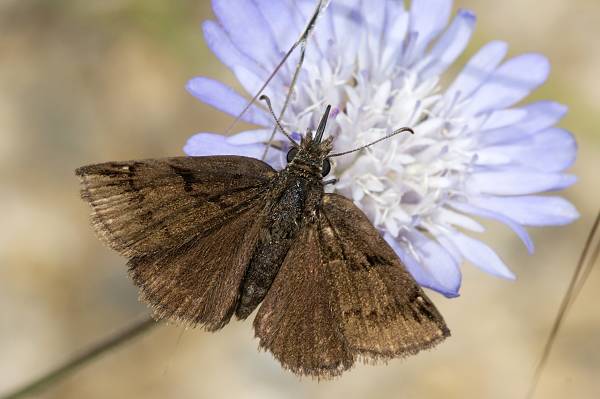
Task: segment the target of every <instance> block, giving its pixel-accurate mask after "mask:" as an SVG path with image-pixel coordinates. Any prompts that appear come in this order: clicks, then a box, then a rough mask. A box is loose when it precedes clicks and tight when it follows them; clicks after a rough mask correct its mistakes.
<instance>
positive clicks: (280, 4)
mask: <svg viewBox="0 0 600 399" xmlns="http://www.w3.org/2000/svg"><path fill="white" fill-rule="evenodd" d="M254 2H255V3H256V6H257V7H258V9H259V10H260V12H261V13H262V15H263V16H264V19H265V20H266V21H268V23H269V25H270V27H271V31H272V32H273V36H274V37H275V41H276V42H277V46H278V48H279V51H280V52H281V53H282V55H283V53H285V52H287V51H288V50H289V49H290V47H291V46H292V44H294V42H296V40H297V39H298V37H299V36H300V32H301V31H302V28H303V26H302V24H303V21H302V18H300V15H298V12H297V11H296V8H295V7H294V3H293V2H292V1H291V0H277V1H273V0H254Z"/></svg>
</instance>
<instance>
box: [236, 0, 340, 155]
mask: <svg viewBox="0 0 600 399" xmlns="http://www.w3.org/2000/svg"><path fill="white" fill-rule="evenodd" d="M330 1H331V0H319V2H318V4H317V6H316V7H315V10H314V11H313V13H312V15H311V17H310V19H309V20H308V23H307V24H306V27H305V28H304V31H303V32H302V33H301V34H300V37H299V39H298V40H297V41H296V43H294V44H293V45H292V47H291V48H290V50H289V51H288V52H287V53H286V55H285V56H284V57H283V60H282V61H281V62H280V63H279V64H278V66H277V68H276V70H275V72H277V70H278V69H279V68H281V67H282V66H283V64H284V63H285V61H286V60H287V59H288V58H289V56H290V55H291V54H292V53H293V52H294V50H295V49H296V47H298V46H300V58H299V60H298V63H297V64H296V68H295V69H294V75H293V76H292V81H291V82H290V87H289V90H288V93H287V95H286V97H285V101H284V102H283V107H282V108H281V112H280V113H279V118H278V119H279V120H281V119H283V115H284V114H285V111H286V110H287V107H288V105H289V103H290V99H291V98H292V94H293V93H294V88H295V87H296V82H297V81H298V76H299V75H300V70H301V69H302V65H303V64H304V58H305V55H306V43H307V41H308V38H309V37H310V35H311V33H312V32H313V30H314V28H315V25H316V24H317V20H318V18H319V16H320V15H321V12H323V11H324V10H325V8H326V7H327V6H328V5H329V3H330ZM275 72H274V73H273V75H274V74H275ZM264 86H266V84H265V85H264ZM262 90H264V87H263V88H262V89H261V92H262ZM259 95H260V92H259V93H258V94H257V95H256V96H255V98H256V97H258V96H259ZM249 107H250V105H248V107H247V108H249ZM276 131H277V128H276V127H275V128H273V131H272V132H271V137H269V141H267V145H266V146H265V151H264V152H263V155H262V160H263V161H264V160H265V159H266V158H267V152H268V151H269V148H270V147H271V142H272V141H273V138H274V137H275V132H276Z"/></svg>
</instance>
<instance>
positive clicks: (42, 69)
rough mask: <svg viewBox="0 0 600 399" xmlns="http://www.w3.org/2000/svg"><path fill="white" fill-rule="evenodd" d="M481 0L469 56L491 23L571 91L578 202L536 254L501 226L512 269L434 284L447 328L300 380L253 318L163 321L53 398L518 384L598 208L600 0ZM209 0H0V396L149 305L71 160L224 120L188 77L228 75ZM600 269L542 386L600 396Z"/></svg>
mask: <svg viewBox="0 0 600 399" xmlns="http://www.w3.org/2000/svg"><path fill="white" fill-rule="evenodd" d="M455 3H456V6H457V7H467V8H471V9H473V10H474V11H475V12H476V14H477V16H478V29H477V31H476V34H475V36H474V39H473V42H472V44H471V45H470V47H469V52H470V53H472V52H473V51H474V50H476V49H477V48H478V46H479V45H481V44H483V43H485V42H486V41H488V40H491V39H503V40H507V41H508V42H509V43H510V44H511V52H512V54H517V53H521V52H525V51H540V52H542V53H544V54H546V55H547V56H548V57H549V58H550V60H551V61H552V64H553V71H552V74H551V77H550V80H549V82H548V83H547V84H546V85H545V86H544V87H543V88H542V89H541V90H539V91H537V92H536V93H535V95H534V97H533V98H535V99H539V98H550V99H555V100H558V101H560V102H563V103H566V104H568V105H569V106H570V112H569V115H568V117H567V118H566V119H564V121H563V123H562V126H564V127H566V128H568V129H570V130H571V131H573V132H574V133H575V134H576V136H577V138H578V142H579V145H580V153H579V158H578V161H577V164H576V165H575V167H574V168H573V172H574V173H576V174H577V175H578V176H579V178H580V181H579V183H578V184H576V185H575V186H574V187H572V188H570V189H569V190H567V192H566V196H567V197H568V198H569V199H570V200H572V201H573V202H574V203H575V204H576V206H577V207H578V209H579V211H580V212H581V214H582V217H581V219H580V220H579V221H578V222H576V223H574V224H572V225H570V226H567V227H562V228H547V229H543V230H542V229H532V230H531V233H532V235H533V237H534V239H535V243H536V249H537V250H536V253H535V255H534V256H531V257H530V256H528V255H527V254H526V251H525V249H524V248H523V247H522V245H521V243H520V242H519V241H518V240H517V238H516V237H515V236H513V235H512V234H511V233H510V232H508V231H507V230H506V229H504V228H503V227H499V226H496V225H493V224H488V226H489V227H490V229H489V233H488V234H489V235H488V236H487V240H486V241H487V242H488V243H490V244H492V246H494V247H495V248H497V249H498V252H499V253H500V254H501V255H502V256H503V258H504V259H505V260H506V261H507V263H508V264H509V265H510V266H511V268H512V269H513V270H514V271H515V272H516V273H517V274H518V276H519V279H518V280H517V281H516V282H514V283H511V282H506V281H502V280H499V279H496V278H493V277H491V276H488V275H485V274H483V273H482V272H480V271H479V270H477V269H475V268H474V267H472V266H470V265H465V267H464V271H465V277H464V283H463V290H462V296H461V297H460V298H458V299H454V300H447V299H445V298H442V297H441V296H439V295H436V294H432V297H433V300H434V301H435V302H436V304H437V305H438V306H439V308H440V310H441V312H442V313H443V314H444V315H445V318H446V320H447V322H448V324H449V325H450V328H451V329H452V332H453V337H452V338H451V339H450V340H448V341H447V342H446V343H445V344H443V345H441V346H440V347H439V348H438V349H436V350H434V351H430V352H428V353H424V354H421V355H419V356H417V357H414V358H411V359H409V360H407V361H394V362H391V363H390V364H389V365H387V366H375V367H371V366H369V367H367V366H359V367H357V368H355V369H354V370H353V371H351V372H349V373H347V374H345V375H344V376H343V377H342V378H340V379H338V380H335V381H332V382H325V383H316V382H314V381H311V380H298V379H297V378H296V377H294V376H293V375H291V374H289V373H286V372H284V371H282V370H281V368H280V367H279V365H278V364H277V363H276V362H275V361H274V360H273V359H272V358H271V356H270V355H269V354H267V353H264V352H261V353H259V352H257V350H256V347H257V342H256V341H255V340H254V339H253V331H252V329H251V322H250V321H247V322H244V323H240V322H233V323H232V324H230V325H229V326H227V327H226V328H225V329H224V330H223V331H221V332H219V333H217V334H209V333H205V332H202V331H200V330H189V331H186V332H185V333H184V334H183V335H181V333H180V331H181V330H180V329H179V328H177V327H175V326H162V327H159V328H158V329H156V330H154V331H152V332H150V333H149V334H147V335H145V336H144V337H143V338H141V339H138V340H136V341H135V342H134V343H132V344H129V345H127V346H126V347H123V348H120V349H119V350H118V351H115V352H113V353H111V354H109V355H107V356H105V357H103V358H102V359H100V360H99V361H97V362H95V363H93V364H92V365H90V366H88V367H86V368H84V369H82V370H80V371H78V372H77V373H75V374H74V375H73V376H71V377H70V378H68V379H66V380H64V381H63V382H61V383H59V384H56V385H55V386H54V387H52V388H51V389H49V390H48V391H47V392H45V393H44V394H43V395H41V397H43V398H61V399H67V398H90V399H96V398H137V397H144V398H205V397H206V398H221V397H223V398H279V397H290V398H304V397H306V398H309V397H310V398H331V397H344V398H366V397H369V398H371V397H377V398H441V397H443V398H445V399H452V398H503V399H504V398H519V397H523V395H524V392H525V390H526V387H527V384H528V382H529V380H530V379H531V376H532V371H533V366H534V364H535V362H536V359H537V358H538V356H539V354H540V351H541V348H542V345H543V341H544V339H545V337H546V335H547V333H548V331H549V328H550V325H551V322H552V318H553V317H554V315H555V312H556V309H557V307H558V305H559V302H560V299H561V296H562V294H563V292H564V290H565V288H566V286H567V283H568V278H569V277H570V275H571V273H572V269H573V267H574V263H575V261H576V258H577V256H578V254H579V252H580V250H581V248H582V246H583V242H584V240H585V237H586V234H587V232H588V229H589V228H590V226H591V223H592V220H593V217H594V215H595V213H596V212H597V210H598V208H599V205H600V201H599V198H600V188H599V186H600V184H599V183H600V181H599V180H598V175H599V173H600V133H599V131H600V114H599V112H598V104H599V103H600V78H599V77H598V74H599V72H600V52H599V51H598V43H599V42H600V24H599V23H598V21H599V20H600V2H598V1H597V0H576V1H573V0H571V1H565V0H562V1H561V0H543V1H542V0H505V1H503V2H498V1H475V0H457V1H456V2H455ZM210 15H211V14H210V7H209V4H208V1H206V0H180V1H177V2H167V1H159V0H146V1H142V0H103V1H100V0H96V1H85V2H84V1H76V0H52V1H50V0H0V205H1V206H0V393H2V392H6V391H8V390H10V389H11V388H13V387H16V386H17V385H18V384H20V383H23V382H24V381H26V380H28V379H29V378H31V377H33V376H37V375H39V374H40V373H42V372H44V371H46V370H48V369H49V368H51V367H52V366H54V365H56V364H57V363H60V362H62V361H63V360H65V359H67V358H69V357H70V355H72V354H73V353H75V352H76V351H77V350H79V349H81V348H83V347H86V346H87V345H89V344H91V343H93V342H95V341H96V340H97V339H99V338H102V337H105V336H106V335H107V334H109V333H111V332H112V331H116V330H118V329H119V328H122V327H123V326H125V325H127V324H128V323H129V322H131V321H132V320H134V319H135V318H136V317H137V316H139V315H143V314H144V313H145V308H144V306H142V305H140V304H139V303H138V301H137V293H136V289H135V288H134V286H133V285H132V283H131V282H130V281H129V279H128V278H127V275H126V270H125V267H124V264H125V260H124V259H122V258H120V257H118V256H117V255H115V254H114V253H113V252H112V251H110V250H108V249H106V248H104V247H103V246H102V244H101V243H100V242H99V241H98V240H97V239H96V238H95V236H94V235H93V232H92V230H91V229H90V227H89V225H88V219H87V215H88V209H87V206H86V205H85V204H84V203H83V202H82V201H81V200H80V199H79V194H78V183H77V180H76V179H75V176H74V175H73V170H74V169H75V168H76V167H77V166H80V165H83V164H86V163H92V162H100V161H107V160H124V159H132V158H149V157H163V156H172V155H179V154H181V147H182V146H183V144H184V143H185V140H186V139H187V138H188V137H189V136H190V135H191V134H193V133H195V132H197V131H222V130H224V129H225V127H226V126H227V125H228V123H229V121H230V119H228V118H227V117H225V116H224V115H222V114H220V113H219V112H216V111H214V110H212V109H210V108H209V107H207V106H204V105H203V104H201V103H200V102H199V101H197V100H195V99H194V98H192V97H191V96H190V95H188V94H187V93H186V92H185V90H184V84H185V82H186V80H187V79H189V78H191V77H193V76H196V75H208V76H211V77H215V78H220V79H226V80H227V81H231V76H230V75H228V74H226V71H225V70H224V68H222V67H221V66H220V65H219V64H218V62H217V61H216V59H215V58H214V57H213V56H212V55H211V54H210V53H209V52H208V50H207V48H206V46H205V45H204V42H203V38H202V35H201V31H200V29H199V26H200V22H201V21H202V20H204V19H206V18H209V17H210ZM599 302H600V272H598V271H597V270H596V271H595V273H593V274H592V276H591V278H590V281H588V284H587V286H586V287H585V289H584V292H582V294H581V296H580V298H579V300H578V302H577V303H576V304H575V306H574V308H573V310H572V312H571V314H570V315H569V318H568V320H567V322H566V324H565V326H564V329H563V330H562V332H561V334H560V337H559V338H558V340H557V342H556V348H555V351H554V353H553V355H552V357H551V359H550V362H549V364H548V367H547V370H546V373H545V374H544V376H543V378H542V381H541V386H540V390H539V394H538V396H537V397H538V398H565V397H569V398H577V399H588V398H598V397H600V379H599V378H598V377H599V376H600V314H599V313H600V312H599V311H598V303H599Z"/></svg>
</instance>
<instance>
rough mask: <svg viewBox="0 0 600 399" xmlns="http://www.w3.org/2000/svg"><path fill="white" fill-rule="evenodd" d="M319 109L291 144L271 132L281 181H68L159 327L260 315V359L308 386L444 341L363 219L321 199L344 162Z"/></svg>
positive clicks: (149, 166)
mask: <svg viewBox="0 0 600 399" xmlns="http://www.w3.org/2000/svg"><path fill="white" fill-rule="evenodd" d="M269 108H271V107H270V103H269ZM329 111H330V107H328V108H327V110H326V111H325V113H324V115H323V117H322V118H321V122H320V123H319V126H318V128H317V130H316V131H315V134H314V137H313V134H312V132H311V131H308V132H307V134H306V135H305V136H304V137H303V138H302V140H301V142H300V143H296V142H294V140H293V139H292V138H291V137H290V136H289V134H288V133H286V132H285V131H284V129H283V128H282V127H281V126H280V125H279V127H280V130H282V131H283V132H284V133H285V134H286V136H288V138H289V139H290V140H291V141H293V142H294V145H293V146H292V148H291V150H290V151H289V152H288V156H287V159H288V164H287V166H286V167H285V169H283V170H281V171H276V170H274V169H273V168H272V167H271V166H269V165H268V164H266V163H265V162H263V161H260V160H258V159H254V158H247V157H242V156H206V157H176V158H165V159H149V160H142V161H128V162H108V163H101V164H96V165H89V166H84V167H81V168H79V169H77V170H76V174H77V175H78V176H79V177H80V180H81V186H82V190H81V195H82V198H83V199H84V200H85V201H86V202H88V203H89V205H90V206H91V208H92V215H91V221H92V225H93V227H94V229H95V231H96V232H97V234H98V236H99V237H100V239H101V240H102V241H104V242H105V243H106V244H108V246H110V247H111V248H113V249H114V250H116V251H117V252H119V253H120V254H121V255H123V256H125V257H127V258H128V259H129V262H128V267H129V274H130V276H131V278H132V279H133V281H134V282H135V284H136V285H137V286H138V287H139V290H140V296H141V298H142V299H143V300H144V301H145V302H147V303H148V304H149V305H150V306H151V307H152V309H153V314H154V316H155V317H156V318H157V319H169V320H173V321H176V322H181V323H184V324H187V325H191V326H201V327H204V328H205V329H206V330H208V331H216V330H219V329H221V328H222V327H224V326H225V325H226V324H227V323H228V322H229V321H230V320H231V318H232V317H233V316H234V315H235V317H236V318H238V319H246V318H247V317H248V316H249V315H250V314H252V313H253V312H254V310H255V309H256V308H258V311H257V313H256V316H255V318H254V331H255V334H256V337H257V338H258V340H259V347H260V348H263V349H266V350H268V351H270V352H271V353H272V354H273V355H274V356H275V358H276V359H277V360H279V362H280V363H281V364H282V366H283V367H284V368H285V369H288V370H290V371H292V372H294V373H296V374H298V375H301V376H312V377H316V378H331V377H335V376H338V375H340V374H341V373H342V372H343V371H345V370H347V369H349V368H351V367H352V365H353V364H355V363H356V362H357V361H363V362H367V363H373V362H376V361H387V360H389V359H392V358H397V357H405V356H408V355H412V354H416V353H417V352H419V351H420V350H422V349H427V348H431V347H433V346H435V345H436V344H438V343H439V342H441V341H442V340H444V339H445V338H446V337H448V336H449V335H450V332H449V329H448V327H447V326H446V323H445V322H444V320H443V318H442V316H441V315H440V313H439V312H438V310H437V309H436V308H435V306H434V304H433V303H432V302H431V300H430V299H429V298H428V297H427V295H426V294H425V293H424V292H423V290H422V289H421V288H420V287H419V285H418V284H417V283H416V282H415V280H414V279H413V278H412V276H411V275H410V274H409V273H408V271H407V270H406V268H405V266H404V265H403V264H402V262H401V261H400V259H399V258H398V257H397V255H396V254H395V252H394V251H393V250H392V249H391V247H390V246H389V245H388V244H387V243H386V241H385V240H384V239H383V238H382V236H381V235H380V234H379V232H378V231H377V230H376V229H375V227H373V225H372V224H371V223H370V222H369V220H368V218H367V217H366V216H365V214H364V213H363V212H362V211H361V210H360V209H359V208H358V207H356V205H354V203H353V202H352V201H351V200H349V199H347V198H345V197H344V196H342V195H339V194H329V193H325V191H324V186H325V185H326V184H331V183H334V181H324V180H323V179H324V177H325V176H326V175H327V174H328V173H329V171H330V169H331V164H330V159H331V158H332V157H335V156H339V155H344V154H346V153H348V152H351V151H347V152H344V153H338V154H331V150H332V147H333V140H332V138H326V139H323V133H324V131H325V127H326V123H327V118H328V115H329ZM276 121H277V120H276ZM278 124H279V123H278ZM406 130H410V129H407V128H404V129H401V130H399V131H396V132H394V133H393V134H397V133H399V132H401V131H406ZM390 136H391V135H390ZM390 136H387V137H390ZM379 141H381V139H380V140H377V142H379ZM374 143H375V142H374ZM374 143H371V144H374ZM371 144H370V145H371ZM365 147H366V146H365ZM361 148H364V147H361ZM259 305H260V306H259Z"/></svg>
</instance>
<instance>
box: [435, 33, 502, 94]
mask: <svg viewBox="0 0 600 399" xmlns="http://www.w3.org/2000/svg"><path fill="white" fill-rule="evenodd" d="M507 50H508V46H507V45H506V43H504V42H499V41H493V42H490V43H488V44H486V45H485V46H483V47H482V48H481V49H480V50H479V51H478V52H477V53H476V54H475V55H474V56H473V57H471V59H470V60H469V62H468V63H467V65H466V66H465V67H464V68H463V70H462V71H461V72H460V73H459V75H458V77H457V78H456V80H454V83H452V85H451V86H450V88H448V90H447V91H446V98H447V99H449V100H452V99H454V97H455V96H458V99H459V100H462V99H464V98H467V97H469V96H470V95H471V94H473V93H474V92H475V90H477V89H478V88H479V87H481V85H482V84H483V83H484V82H485V81H486V80H487V79H488V78H489V76H490V75H491V74H492V72H493V71H494V70H495V69H496V67H497V66H498V65H499V64H500V62H501V61H502V59H503V58H504V56H505V55H506V51H507Z"/></svg>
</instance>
